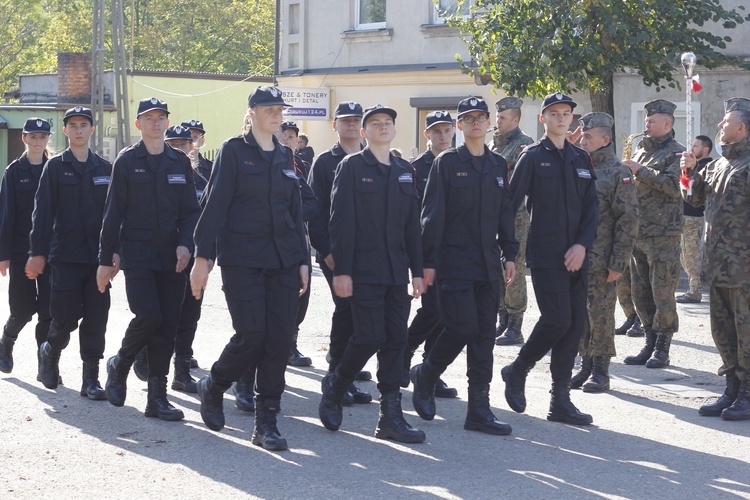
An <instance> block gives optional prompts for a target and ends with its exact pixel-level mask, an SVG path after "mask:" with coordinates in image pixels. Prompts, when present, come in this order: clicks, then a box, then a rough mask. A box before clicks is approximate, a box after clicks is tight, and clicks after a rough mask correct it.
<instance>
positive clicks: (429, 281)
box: [422, 267, 435, 290]
mask: <svg viewBox="0 0 750 500" xmlns="http://www.w3.org/2000/svg"><path fill="white" fill-rule="evenodd" d="M423 274H424V278H422V283H423V284H424V287H425V290H426V289H427V287H430V286H432V285H433V284H435V270H434V269H430V268H429V267H428V268H425V269H424V270H423Z"/></svg>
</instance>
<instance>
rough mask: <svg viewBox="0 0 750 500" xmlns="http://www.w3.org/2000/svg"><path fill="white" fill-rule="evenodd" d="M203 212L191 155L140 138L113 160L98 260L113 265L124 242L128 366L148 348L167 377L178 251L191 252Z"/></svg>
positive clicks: (179, 294) (178, 294)
mask: <svg viewBox="0 0 750 500" xmlns="http://www.w3.org/2000/svg"><path fill="white" fill-rule="evenodd" d="M199 215H200V206H199V205H198V201H197V199H196V192H195V183H194V181H193V170H192V168H191V166H190V161H189V160H188V158H187V156H185V155H184V154H183V153H181V152H177V151H175V150H174V149H172V148H171V147H166V146H165V147H164V152H163V153H161V154H159V155H151V154H149V153H148V151H147V150H146V146H145V145H144V143H143V141H139V142H138V143H136V144H135V145H133V146H130V147H127V148H125V149H123V150H122V151H121V152H120V154H119V155H118V157H117V159H116V160H115V164H114V168H113V172H112V184H111V186H110V190H109V194H108V195H107V202H106V207H105V212H104V222H103V225H102V233H101V244H100V251H99V263H100V264H101V265H104V266H111V265H112V254H113V253H115V250H116V249H117V247H118V246H121V252H120V257H121V264H120V267H121V268H122V269H123V271H124V273H125V286H126V292H127V296H128V303H129V305H130V310H131V311H133V313H134V314H135V318H134V319H133V320H132V321H131V322H130V325H129V326H128V328H127V330H126V331H125V337H124V338H123V340H122V347H121V348H120V350H119V352H118V357H119V358H122V359H124V360H125V364H126V365H127V366H129V363H132V360H133V359H134V358H135V356H136V354H138V352H139V351H140V350H141V349H142V348H143V347H144V346H146V345H147V346H148V359H149V377H166V375H167V374H168V373H169V360H170V358H171V357H172V352H173V350H174V339H175V335H176V332H177V324H178V322H179V320H180V310H181V307H182V299H183V297H184V293H185V282H186V278H185V274H184V273H176V272H175V268H176V266H177V255H176V249H177V247H178V246H183V247H186V248H187V249H188V250H189V251H191V252H192V249H193V238H192V235H193V229H194V228H195V224H196V221H197V219H198V216H199Z"/></svg>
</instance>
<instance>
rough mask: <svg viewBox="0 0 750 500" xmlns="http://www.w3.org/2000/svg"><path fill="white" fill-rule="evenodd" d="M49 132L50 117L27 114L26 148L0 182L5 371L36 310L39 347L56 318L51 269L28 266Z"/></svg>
mask: <svg viewBox="0 0 750 500" xmlns="http://www.w3.org/2000/svg"><path fill="white" fill-rule="evenodd" d="M51 134H52V125H51V124H50V122H48V121H47V120H44V119H42V118H36V117H34V118H29V119H28V120H26V122H25V123H24V125H23V129H22V130H21V140H22V141H23V143H24V146H25V148H26V150H25V151H24V153H23V154H22V155H21V157H20V158H18V159H17V160H14V161H13V162H11V164H10V165H8V168H6V169H5V173H4V174H3V181H2V185H1V186H0V274H2V275H3V276H5V275H6V274H8V273H9V276H8V277H9V282H8V302H9V305H10V317H9V318H8V321H7V322H6V323H5V326H4V327H3V336H2V338H0V371H1V372H3V373H10V372H11V371H13V346H14V344H15V343H16V339H18V334H19V333H20V332H21V330H22V329H23V327H24V326H26V324H27V323H28V322H29V321H31V318H32V317H33V316H34V314H36V315H37V324H36V329H35V334H36V345H37V349H38V348H39V346H41V345H42V342H44V341H45V340H46V339H47V333H48V332H49V327H50V322H51V321H52V316H50V312H49V300H50V284H49V273H48V272H42V273H40V274H39V275H38V276H37V277H36V279H34V280H30V279H28V278H27V277H26V271H25V266H26V260H27V259H28V257H29V233H30V232H31V213H32V211H33V210H34V193H36V190H37V187H38V186H39V178H40V177H41V175H42V168H43V167H44V164H45V162H46V161H47V158H48V157H49V156H51V155H50V154H49V151H48V150H47V144H48V143H49V139H50V136H51ZM37 356H38V351H37ZM37 378H38V377H37Z"/></svg>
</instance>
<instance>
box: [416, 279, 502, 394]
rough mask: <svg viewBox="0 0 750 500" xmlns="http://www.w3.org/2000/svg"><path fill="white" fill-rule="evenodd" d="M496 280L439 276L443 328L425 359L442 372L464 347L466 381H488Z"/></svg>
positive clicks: (438, 289) (495, 301)
mask: <svg viewBox="0 0 750 500" xmlns="http://www.w3.org/2000/svg"><path fill="white" fill-rule="evenodd" d="M499 294H500V281H499V280H493V281H468V280H459V279H442V280H440V282H439V283H438V284H437V296H438V308H439V311H440V321H441V322H442V324H443V325H444V327H445V328H444V329H443V331H442V332H441V333H440V335H439V336H438V338H437V340H436V341H435V345H434V346H432V350H431V351H430V353H429V355H428V356H427V362H428V363H429V364H430V365H431V366H432V367H433V368H434V369H435V370H436V371H437V372H438V373H443V372H444V371H445V369H446V368H447V367H448V365H450V364H451V363H452V362H453V360H455V359H456V357H457V356H458V355H459V354H460V353H461V351H462V350H463V348H464V346H466V365H467V370H466V375H467V377H468V378H469V384H470V385H474V384H489V383H490V382H492V363H493V359H492V349H493V348H494V346H495V319H496V318H497V304H498V300H499V296H500V295H499Z"/></svg>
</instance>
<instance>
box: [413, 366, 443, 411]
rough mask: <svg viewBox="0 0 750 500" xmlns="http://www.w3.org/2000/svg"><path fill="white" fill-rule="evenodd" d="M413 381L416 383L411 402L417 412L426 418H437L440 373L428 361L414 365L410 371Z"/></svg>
mask: <svg viewBox="0 0 750 500" xmlns="http://www.w3.org/2000/svg"><path fill="white" fill-rule="evenodd" d="M409 375H410V377H411V381H412V383H413V384H414V391H413V392H412V394H411V402H412V404H413V405H414V409H415V410H416V411H417V414H418V415H419V416H420V417H421V418H422V419H424V420H432V419H433V418H435V413H436V412H437V408H436V407H435V384H436V383H437V381H438V379H439V377H440V374H439V373H438V372H436V371H435V370H434V369H433V368H432V366H430V364H429V363H427V362H426V361H425V362H424V363H420V364H418V365H414V366H413V367H412V369H411V371H410V372H409Z"/></svg>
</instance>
